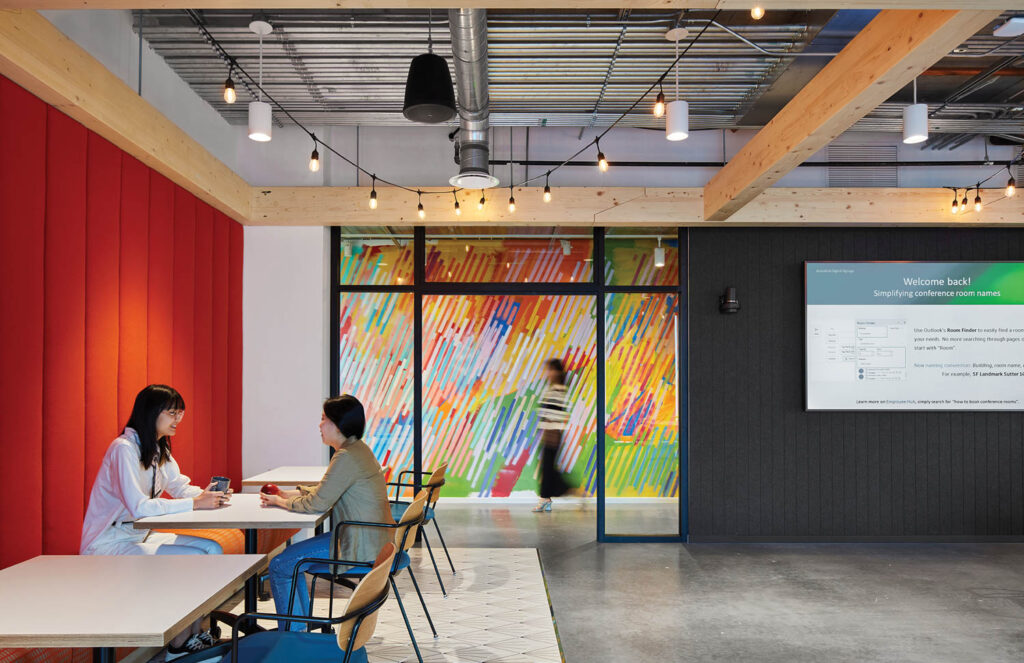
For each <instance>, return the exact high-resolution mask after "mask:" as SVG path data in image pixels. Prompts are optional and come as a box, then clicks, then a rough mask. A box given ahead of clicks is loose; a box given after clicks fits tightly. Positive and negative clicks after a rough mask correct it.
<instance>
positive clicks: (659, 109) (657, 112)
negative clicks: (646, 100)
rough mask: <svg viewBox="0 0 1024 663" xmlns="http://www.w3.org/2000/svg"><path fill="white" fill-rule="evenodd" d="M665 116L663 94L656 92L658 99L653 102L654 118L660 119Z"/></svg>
mask: <svg viewBox="0 0 1024 663" xmlns="http://www.w3.org/2000/svg"><path fill="white" fill-rule="evenodd" d="M664 114H665V93H664V92H658V98H657V99H655V100H654V117H661V116H662V115H664Z"/></svg>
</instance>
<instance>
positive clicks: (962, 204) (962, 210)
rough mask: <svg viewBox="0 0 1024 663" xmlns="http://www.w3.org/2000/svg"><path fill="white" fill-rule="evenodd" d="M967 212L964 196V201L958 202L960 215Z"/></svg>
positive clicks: (965, 196)
mask: <svg viewBox="0 0 1024 663" xmlns="http://www.w3.org/2000/svg"><path fill="white" fill-rule="evenodd" d="M966 211H967V194H964V199H963V200H961V201H960V213H961V214H963V213H964V212H966Z"/></svg>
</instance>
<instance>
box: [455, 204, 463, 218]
mask: <svg viewBox="0 0 1024 663" xmlns="http://www.w3.org/2000/svg"><path fill="white" fill-rule="evenodd" d="M455 216H462V210H461V209H460V208H459V201H457V200H456V201H455Z"/></svg>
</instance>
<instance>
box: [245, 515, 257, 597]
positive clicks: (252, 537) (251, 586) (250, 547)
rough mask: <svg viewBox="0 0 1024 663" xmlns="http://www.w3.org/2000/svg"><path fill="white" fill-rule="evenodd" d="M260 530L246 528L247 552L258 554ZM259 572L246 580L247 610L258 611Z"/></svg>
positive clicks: (248, 553)
mask: <svg viewBox="0 0 1024 663" xmlns="http://www.w3.org/2000/svg"><path fill="white" fill-rule="evenodd" d="M257 531H258V530H255V529H252V528H249V529H246V530H245V554H247V555H255V554H256V542H257V537H256V534H257ZM259 582H260V578H259V574H253V575H251V576H249V577H248V578H247V579H246V581H245V611H246V612H256V595H257V594H258V593H259Z"/></svg>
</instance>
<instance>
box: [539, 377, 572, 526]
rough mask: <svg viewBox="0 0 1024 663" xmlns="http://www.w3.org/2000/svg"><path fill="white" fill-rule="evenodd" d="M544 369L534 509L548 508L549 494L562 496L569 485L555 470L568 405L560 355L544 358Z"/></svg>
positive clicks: (568, 488) (567, 413) (550, 495)
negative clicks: (538, 473)
mask: <svg viewBox="0 0 1024 663" xmlns="http://www.w3.org/2000/svg"><path fill="white" fill-rule="evenodd" d="M544 373H545V376H546V377H547V381H548V385H547V387H546V388H545V389H544V392H543V393H542V394H541V397H540V403H539V404H538V406H537V419H538V421H537V428H538V429H539V430H540V491H539V492H540V501H539V502H538V503H537V506H535V507H534V508H533V511H534V513H540V512H542V511H551V498H552V497H561V496H562V495H564V494H566V493H567V492H569V490H570V489H571V488H572V486H571V485H570V484H569V482H568V481H566V479H565V475H563V474H562V473H561V472H559V471H558V466H557V462H556V461H557V460H558V451H559V449H560V448H561V446H562V434H563V433H564V431H565V427H566V424H568V423H569V407H568V405H567V403H566V396H567V390H566V388H565V366H563V365H562V360H561V359H548V360H547V361H546V362H544Z"/></svg>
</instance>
